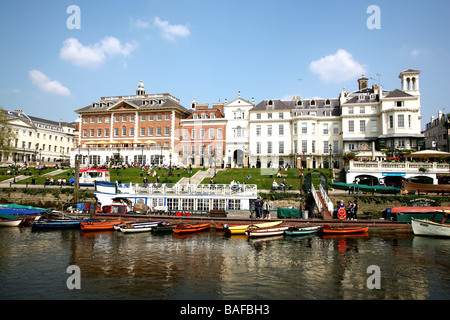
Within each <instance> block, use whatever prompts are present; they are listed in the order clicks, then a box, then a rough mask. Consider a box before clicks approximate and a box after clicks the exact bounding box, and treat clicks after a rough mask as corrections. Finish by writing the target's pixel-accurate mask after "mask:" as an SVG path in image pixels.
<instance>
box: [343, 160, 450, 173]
mask: <svg viewBox="0 0 450 320" xmlns="http://www.w3.org/2000/svg"><path fill="white" fill-rule="evenodd" d="M422 168H423V169H422ZM348 170H369V171H387V172H389V171H411V172H417V171H430V172H445V173H448V172H450V165H449V164H447V163H438V162H409V161H406V162H387V161H371V162H362V161H349V163H348Z"/></svg>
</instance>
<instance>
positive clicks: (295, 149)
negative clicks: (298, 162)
mask: <svg viewBox="0 0 450 320" xmlns="http://www.w3.org/2000/svg"><path fill="white" fill-rule="evenodd" d="M292 144H293V145H294V154H297V152H298V146H297V140H294V141H292Z"/></svg>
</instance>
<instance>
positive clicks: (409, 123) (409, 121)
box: [408, 115, 412, 128]
mask: <svg viewBox="0 0 450 320" xmlns="http://www.w3.org/2000/svg"><path fill="white" fill-rule="evenodd" d="M411 125H412V121H411V115H408V127H410V128H411Z"/></svg>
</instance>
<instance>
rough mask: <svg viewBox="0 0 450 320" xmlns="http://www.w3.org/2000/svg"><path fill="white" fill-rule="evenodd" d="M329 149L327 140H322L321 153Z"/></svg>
mask: <svg viewBox="0 0 450 320" xmlns="http://www.w3.org/2000/svg"><path fill="white" fill-rule="evenodd" d="M328 152H330V150H329V149H328V141H324V142H323V153H328Z"/></svg>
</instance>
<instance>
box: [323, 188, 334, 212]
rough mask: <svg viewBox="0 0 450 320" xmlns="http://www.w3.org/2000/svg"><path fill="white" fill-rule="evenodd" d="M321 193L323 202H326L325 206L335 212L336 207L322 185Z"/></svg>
mask: <svg viewBox="0 0 450 320" xmlns="http://www.w3.org/2000/svg"><path fill="white" fill-rule="evenodd" d="M319 191H320V194H321V195H322V199H323V201H325V204H326V205H327V208H328V211H329V212H333V209H334V206H333V202H332V201H331V199H330V197H328V193H326V192H325V189H324V188H323V187H322V185H321V184H319Z"/></svg>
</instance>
